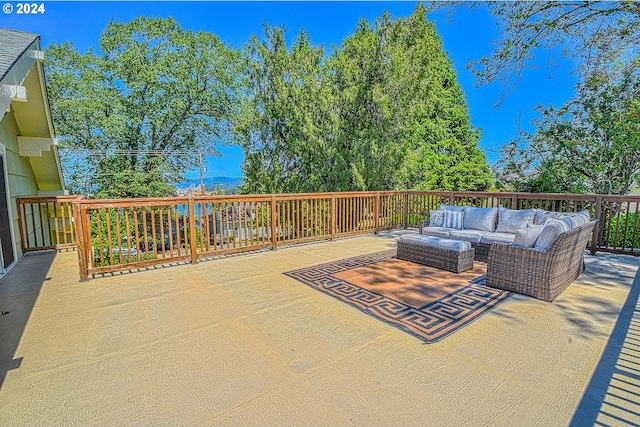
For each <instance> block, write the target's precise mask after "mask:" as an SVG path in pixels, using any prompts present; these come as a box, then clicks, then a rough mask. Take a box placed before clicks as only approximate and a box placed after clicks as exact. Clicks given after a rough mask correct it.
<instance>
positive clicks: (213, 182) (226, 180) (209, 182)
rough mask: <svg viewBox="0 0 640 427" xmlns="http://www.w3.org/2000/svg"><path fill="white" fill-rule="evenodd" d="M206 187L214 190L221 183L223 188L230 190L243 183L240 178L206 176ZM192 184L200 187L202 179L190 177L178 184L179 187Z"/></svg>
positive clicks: (207, 189)
mask: <svg viewBox="0 0 640 427" xmlns="http://www.w3.org/2000/svg"><path fill="white" fill-rule="evenodd" d="M203 182H204V189H205V191H213V190H215V188H216V186H217V185H219V186H220V188H221V189H223V190H229V189H231V188H236V187H238V186H239V185H241V184H242V180H241V179H240V178H230V177H228V176H215V177H213V178H204V179H203ZM191 186H194V187H199V186H200V179H199V178H196V179H190V180H187V181H184V182H181V183H179V184H176V187H177V188H189V187H191Z"/></svg>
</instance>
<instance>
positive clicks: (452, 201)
mask: <svg viewBox="0 0 640 427" xmlns="http://www.w3.org/2000/svg"><path fill="white" fill-rule="evenodd" d="M449 204H450V205H451V206H455V204H456V194H455V193H454V192H453V191H450V192H449Z"/></svg>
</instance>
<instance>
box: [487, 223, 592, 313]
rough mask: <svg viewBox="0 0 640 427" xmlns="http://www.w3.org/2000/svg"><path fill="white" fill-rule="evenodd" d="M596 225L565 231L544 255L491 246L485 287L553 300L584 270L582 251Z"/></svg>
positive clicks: (503, 246) (524, 250) (518, 249)
mask: <svg viewBox="0 0 640 427" xmlns="http://www.w3.org/2000/svg"><path fill="white" fill-rule="evenodd" d="M596 224H597V221H591V222H588V223H587V224H584V225H581V226H579V227H577V228H573V229H571V230H569V231H565V232H564V233H562V234H560V236H558V239H557V240H556V241H555V243H554V244H553V245H552V246H551V248H549V250H548V251H547V252H542V251H538V250H535V249H529V248H522V247H517V246H512V245H506V244H503V243H493V244H492V245H491V249H490V250H489V257H488V260H487V286H491V287H492V288H499V289H505V290H508V291H512V292H518V293H521V294H526V295H530V296H532V297H535V298H538V299H541V300H544V301H553V300H554V299H556V297H557V296H558V295H560V293H562V291H564V290H565V289H566V288H567V287H568V286H569V285H570V284H571V283H572V282H573V281H574V280H576V279H577V278H578V276H580V274H582V272H583V271H584V251H585V249H586V247H587V242H588V241H589V237H590V236H591V233H592V232H593V228H594V227H595V225H596Z"/></svg>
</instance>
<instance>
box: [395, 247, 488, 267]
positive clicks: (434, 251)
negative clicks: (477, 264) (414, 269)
mask: <svg viewBox="0 0 640 427" xmlns="http://www.w3.org/2000/svg"><path fill="white" fill-rule="evenodd" d="M474 254H475V250H474V249H473V248H472V249H469V250H466V251H460V252H456V251H452V250H448V249H440V248H432V247H427V246H423V245H417V244H414V243H409V242H405V241H402V240H398V255H397V256H398V259H403V260H405V261H411V262H416V263H418V264H422V265H428V266H429V267H435V268H439V269H441V270H447V271H451V272H453V273H461V272H463V271H467V270H469V269H471V268H473V256H474Z"/></svg>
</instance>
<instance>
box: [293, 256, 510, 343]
mask: <svg viewBox="0 0 640 427" xmlns="http://www.w3.org/2000/svg"><path fill="white" fill-rule="evenodd" d="M395 255H396V251H395V249H392V250H387V251H383V252H376V253H372V254H367V255H362V256H357V257H353V258H347V259H343V260H340V261H335V262H330V263H326V264H320V265H315V266H312V267H306V268H302V269H299V270H294V271H289V272H286V273H284V274H285V275H287V276H289V277H292V278H294V279H296V280H298V281H300V282H302V283H304V284H306V285H308V286H310V287H312V288H314V289H317V290H318V291H320V292H324V293H325V294H328V295H330V296H332V297H334V298H336V299H338V300H340V301H343V302H345V303H347V304H349V305H351V306H352V307H355V308H357V309H358V310H360V311H362V312H364V313H367V314H369V315H370V316H373V317H375V318H378V319H380V320H382V321H383V322H386V323H388V324H390V325H393V326H395V327H397V328H399V329H401V330H403V331H405V332H407V333H409V334H411V335H414V336H416V337H417V338H419V339H421V340H422V341H424V342H425V343H433V342H436V341H439V340H441V339H443V338H446V337H447V336H449V335H451V334H452V333H454V332H455V331H457V330H459V329H461V328H463V327H464V326H466V325H468V324H469V323H471V322H473V321H474V320H476V319H477V318H479V317H480V316H482V315H483V314H485V313H487V312H489V311H490V310H492V309H493V308H494V307H496V306H497V305H498V304H500V303H501V302H502V301H504V300H506V299H507V298H509V297H510V296H511V293H510V292H507V291H502V290H499V289H493V288H489V287H487V286H485V273H486V267H485V265H484V264H481V263H475V265H474V268H473V269H471V270H468V271H465V272H463V273H460V274H456V273H451V272H448V271H444V270H439V269H437V268H432V267H427V266H424V265H420V264H416V263H412V262H409V261H403V260H399V259H397V258H396V257H395Z"/></svg>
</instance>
